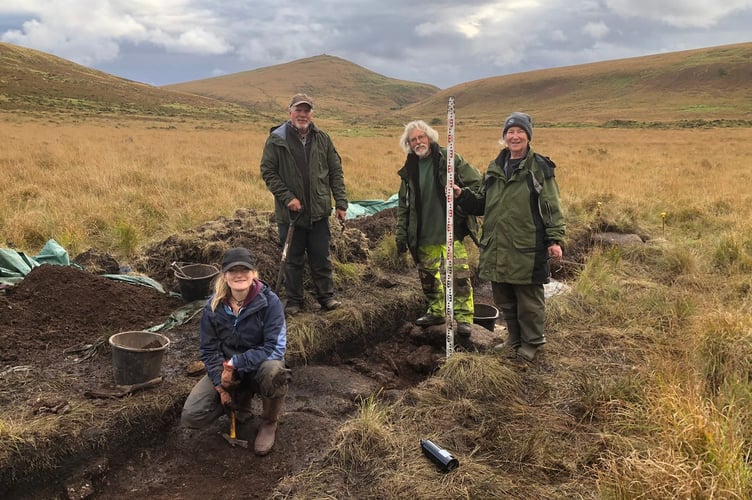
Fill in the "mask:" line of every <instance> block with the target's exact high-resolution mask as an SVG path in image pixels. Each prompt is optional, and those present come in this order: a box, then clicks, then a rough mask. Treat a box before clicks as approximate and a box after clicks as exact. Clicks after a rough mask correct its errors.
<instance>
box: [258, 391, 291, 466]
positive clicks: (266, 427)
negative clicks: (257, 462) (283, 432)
mask: <svg viewBox="0 0 752 500" xmlns="http://www.w3.org/2000/svg"><path fill="white" fill-rule="evenodd" d="M283 402H284V398H277V399H271V398H263V399H262V400H261V403H262V405H263V408H264V409H263V412H262V413H261V425H260V426H259V429H258V433H257V434H256V442H255V443H254V444H253V451H254V452H255V453H256V455H258V456H260V457H263V456H264V455H268V454H269V452H270V451H272V448H273V447H274V439H275V438H276V435H277V419H278V418H279V414H280V412H281V411H282V403H283Z"/></svg>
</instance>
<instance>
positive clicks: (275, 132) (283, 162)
mask: <svg viewBox="0 0 752 500" xmlns="http://www.w3.org/2000/svg"><path fill="white" fill-rule="evenodd" d="M310 127H311V131H310V132H309V133H310V134H311V136H312V140H313V146H312V147H311V159H310V164H309V172H310V189H309V192H308V193H305V192H304V191H305V188H304V183H303V175H302V174H301V172H300V169H299V168H298V166H297V164H296V163H295V158H294V157H293V155H292V153H291V152H290V148H289V146H288V145H287V137H286V133H287V132H288V128H287V123H283V124H282V125H279V126H277V127H274V128H273V129H272V130H271V133H270V134H269V137H268V138H267V139H266V144H264V151H263V153H262V155H261V177H262V178H263V179H264V182H265V183H266V186H267V187H268V188H269V191H271V192H272V194H273V195H274V215H275V217H276V219H277V222H281V223H289V222H290V211H289V210H288V209H287V205H288V203H290V202H291V201H292V200H293V199H294V198H297V199H299V200H300V201H301V203H303V205H304V206H303V216H302V217H300V218H299V219H298V221H297V222H296V225H300V226H308V225H310V224H311V223H312V222H316V221H318V220H321V219H324V218H327V217H329V215H330V214H331V213H332V198H334V203H335V206H336V207H337V208H340V209H342V210H347V191H346V189H345V177H344V173H343V170H342V160H341V158H340V156H339V153H338V152H337V150H336V148H335V147H334V143H332V140H331V138H330V137H329V135H328V134H327V133H326V132H324V131H322V130H320V129H318V128H317V127H316V126H315V125H314V124H313V123H311V125H310Z"/></svg>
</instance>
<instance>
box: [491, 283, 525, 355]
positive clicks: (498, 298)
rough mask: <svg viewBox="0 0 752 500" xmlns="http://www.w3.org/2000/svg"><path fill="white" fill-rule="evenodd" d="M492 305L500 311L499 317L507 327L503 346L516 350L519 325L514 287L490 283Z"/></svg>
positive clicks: (518, 345)
mask: <svg viewBox="0 0 752 500" xmlns="http://www.w3.org/2000/svg"><path fill="white" fill-rule="evenodd" d="M491 290H492V291H493V297H494V304H496V307H498V308H499V311H501V317H502V319H504V323H505V324H506V327H507V340H506V342H505V345H507V346H509V347H510V348H512V349H514V350H517V348H518V347H520V342H521V336H520V323H519V321H518V319H517V296H516V294H515V293H514V285H510V284H507V283H497V282H495V281H494V282H491Z"/></svg>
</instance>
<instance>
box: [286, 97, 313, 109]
mask: <svg viewBox="0 0 752 500" xmlns="http://www.w3.org/2000/svg"><path fill="white" fill-rule="evenodd" d="M298 104H308V105H309V106H310V107H311V109H313V99H311V98H310V97H308V96H307V95H305V94H295V95H294V96H292V101H290V107H291V108H292V107H293V106H297V105H298Z"/></svg>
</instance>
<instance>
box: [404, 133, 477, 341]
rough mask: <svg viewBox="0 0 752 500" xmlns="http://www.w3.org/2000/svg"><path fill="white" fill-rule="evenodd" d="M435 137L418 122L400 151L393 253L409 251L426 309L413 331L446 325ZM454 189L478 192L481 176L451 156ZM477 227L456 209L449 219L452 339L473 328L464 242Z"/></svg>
mask: <svg viewBox="0 0 752 500" xmlns="http://www.w3.org/2000/svg"><path fill="white" fill-rule="evenodd" d="M438 140H439V134H438V132H436V130H434V129H433V128H431V127H430V126H428V125H427V124H426V122H424V121H423V120H416V121H413V122H410V123H408V124H407V125H405V129H404V132H403V133H402V137H400V146H401V147H402V149H403V150H404V151H405V153H407V159H406V160H405V164H404V166H403V167H402V168H401V169H400V170H399V172H397V174H398V175H399V176H400V188H399V195H398V198H399V199H398V206H397V229H396V235H395V239H396V244H397V252H398V253H400V254H402V253H405V252H406V251H407V250H410V254H411V255H412V256H413V260H414V261H415V263H416V264H417V266H418V275H419V277H420V284H421V287H422V289H423V294H424V295H425V297H426V302H427V303H428V307H427V310H426V313H425V314H424V315H423V316H421V317H420V318H418V319H417V320H415V324H416V325H418V326H430V325H441V324H444V323H445V322H446V317H445V316H446V307H445V300H446V299H445V297H444V286H443V285H442V280H441V273H440V268H441V264H442V263H443V262H444V259H445V258H446V183H447V171H446V168H447V153H446V148H442V147H440V146H439V143H438ZM454 169H455V170H454V171H455V183H456V184H459V185H462V186H467V187H468V188H469V189H478V188H479V187H480V185H481V179H482V176H481V174H480V172H479V171H478V169H476V168H475V167H473V166H472V165H471V164H470V163H468V162H466V161H465V160H464V159H463V158H462V156H460V155H459V154H455V160H454ZM476 232H477V221H476V220H475V217H468V215H467V213H465V212H463V211H462V209H459V208H458V209H455V214H454V248H453V251H454V262H453V268H454V284H453V286H454V302H453V307H454V315H455V318H456V320H457V335H458V336H460V337H466V338H467V337H469V336H470V333H471V325H472V322H473V315H474V305H473V287H472V283H471V280H470V279H471V276H470V266H469V265H468V259H467V249H466V248H465V245H464V243H463V240H464V238H465V237H466V236H468V235H469V236H470V237H471V238H473V239H476V235H475V233H476Z"/></svg>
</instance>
